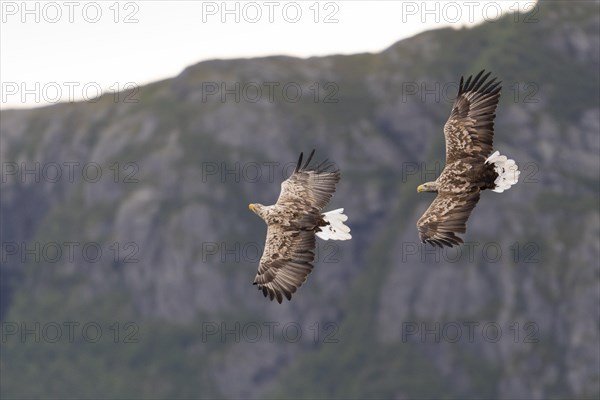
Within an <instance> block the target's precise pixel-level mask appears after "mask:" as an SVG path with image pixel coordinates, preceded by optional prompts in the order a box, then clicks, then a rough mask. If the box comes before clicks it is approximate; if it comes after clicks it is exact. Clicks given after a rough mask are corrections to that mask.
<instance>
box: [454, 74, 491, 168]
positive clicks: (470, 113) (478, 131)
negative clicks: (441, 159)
mask: <svg viewBox="0 0 600 400" xmlns="http://www.w3.org/2000/svg"><path fill="white" fill-rule="evenodd" d="M484 72H485V71H481V72H480V73H479V74H477V76H476V77H475V78H474V79H472V78H473V77H472V76H469V78H468V79H467V81H466V82H464V81H463V78H462V77H461V78H460V85H459V89H458V96H457V97H456V100H455V101H454V106H453V107H452V112H451V113H450V117H449V118H448V121H447V122H446V125H444V136H445V138H446V165H448V164H450V163H452V161H455V160H457V159H461V158H464V157H469V156H471V157H472V156H478V157H480V158H481V157H482V158H484V159H485V158H487V157H488V156H489V155H490V154H491V153H492V149H493V142H494V118H495V117H496V114H495V112H496V106H497V105H498V100H499V98H500V90H501V89H502V87H501V86H500V84H501V83H502V82H495V81H496V78H493V79H491V80H487V78H488V77H489V76H490V73H489V72H488V73H487V74H485V75H483V73H484ZM482 75H483V76H482Z"/></svg>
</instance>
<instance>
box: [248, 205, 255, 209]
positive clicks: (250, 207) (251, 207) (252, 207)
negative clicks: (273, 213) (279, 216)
mask: <svg viewBox="0 0 600 400" xmlns="http://www.w3.org/2000/svg"><path fill="white" fill-rule="evenodd" d="M248 208H249V209H250V210H252V211H255V210H254V204H252V203H251V204H248Z"/></svg>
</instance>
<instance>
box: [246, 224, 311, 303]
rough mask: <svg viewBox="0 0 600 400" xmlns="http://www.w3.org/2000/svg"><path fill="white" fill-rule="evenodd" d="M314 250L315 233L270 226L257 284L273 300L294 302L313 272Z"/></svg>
mask: <svg viewBox="0 0 600 400" xmlns="http://www.w3.org/2000/svg"><path fill="white" fill-rule="evenodd" d="M314 249H315V233H314V232H313V231H308V230H299V229H298V228H286V227H284V226H281V225H271V226H269V227H268V230H267V242H266V244H265V250H264V252H263V255H262V257H261V259H260V265H259V267H258V273H257V274H256V277H255V278H254V284H255V285H258V289H260V290H262V292H263V294H264V295H265V297H267V296H269V297H270V298H271V300H273V299H274V298H276V299H277V301H278V302H279V303H281V301H282V300H283V296H285V297H286V298H287V299H288V300H290V299H291V298H292V294H293V293H295V292H296V289H298V288H299V287H300V286H302V284H303V283H304V282H305V281H306V277H307V276H308V274H310V273H311V271H312V269H313V265H312V262H313V260H314V258H315V253H314Z"/></svg>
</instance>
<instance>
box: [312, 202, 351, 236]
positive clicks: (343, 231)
mask: <svg viewBox="0 0 600 400" xmlns="http://www.w3.org/2000/svg"><path fill="white" fill-rule="evenodd" d="M343 212H344V209H343V208H338V209H337V210H333V211H328V212H326V213H324V214H323V220H324V221H325V222H329V225H326V226H322V227H321V232H317V233H316V235H317V236H318V237H319V238H321V239H323V240H329V239H331V240H349V239H352V235H350V228H349V227H348V226H347V225H345V224H344V221H347V220H348V216H346V215H345V214H343Z"/></svg>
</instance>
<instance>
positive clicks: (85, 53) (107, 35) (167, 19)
mask: <svg viewBox="0 0 600 400" xmlns="http://www.w3.org/2000/svg"><path fill="white" fill-rule="evenodd" d="M534 6H535V2H533V1H531V0H529V1H517V0H509V1H427V2H424V1H319V2H317V1H315V0H309V1H295V2H294V1H269V0H267V1H227V2H223V1H156V0H154V1H119V2H117V1H96V2H94V1H70V0H65V1H27V2H25V3H24V2H23V1H4V0H2V1H0V12H1V24H0V81H1V88H0V90H1V94H0V97H1V104H0V107H1V108H2V109H7V108H23V107H38V106H42V105H47V104H51V103H55V102H59V101H70V100H80V99H82V98H87V99H89V98H93V97H95V96H96V95H97V94H100V93H99V92H104V93H106V92H110V91H114V90H119V89H122V88H123V87H126V86H132V85H137V86H141V85H143V84H146V83H149V82H152V81H156V80H160V79H164V78H168V77H172V76H175V75H177V74H178V73H179V72H181V70H183V69H184V68H185V67H187V66H189V65H192V64H195V63H197V62H199V61H202V60H208V59H213V58H237V57H256V56H265V55H275V54H285V55H291V56H298V57H309V56H320V55H327V54H352V53H359V52H379V51H381V50H383V49H385V48H386V47H388V46H390V45H392V44H393V43H395V42H396V41H398V40H400V39H403V38H407V37H410V36H413V35H415V34H417V33H419V32H422V31H425V30H430V29H435V28H440V27H444V26H452V27H454V28H457V29H458V28H460V27H461V26H465V25H472V24H476V23H480V22H482V21H493V20H494V19H497V18H498V17H500V16H501V15H502V14H503V13H511V12H513V11H517V10H520V11H527V10H530V9H531V8H532V7H534Z"/></svg>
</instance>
